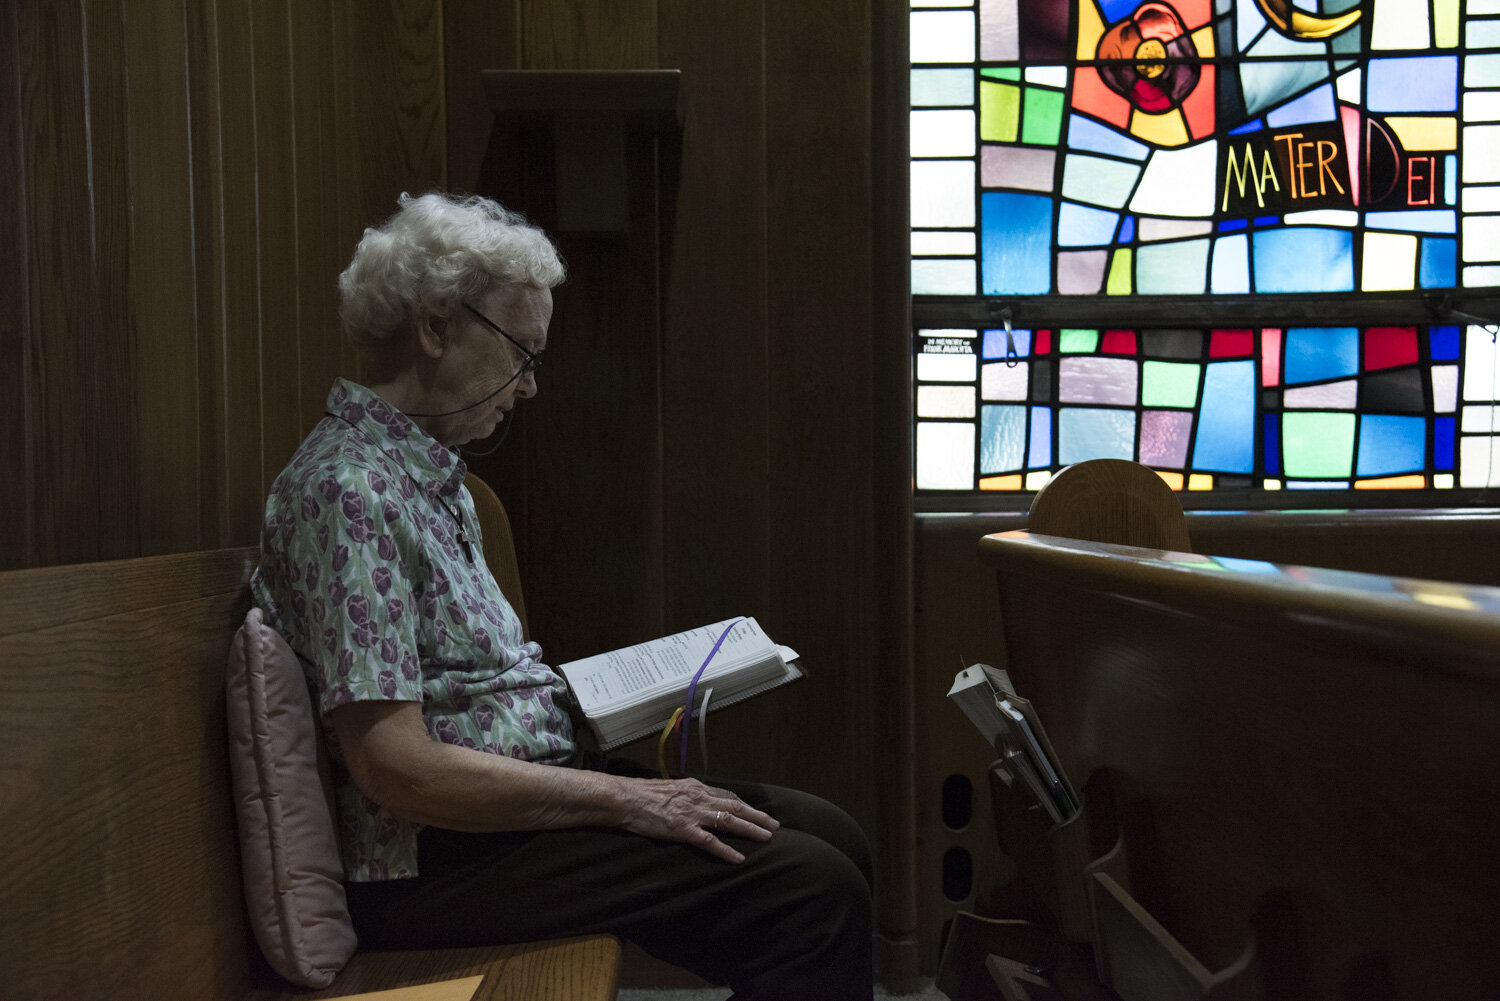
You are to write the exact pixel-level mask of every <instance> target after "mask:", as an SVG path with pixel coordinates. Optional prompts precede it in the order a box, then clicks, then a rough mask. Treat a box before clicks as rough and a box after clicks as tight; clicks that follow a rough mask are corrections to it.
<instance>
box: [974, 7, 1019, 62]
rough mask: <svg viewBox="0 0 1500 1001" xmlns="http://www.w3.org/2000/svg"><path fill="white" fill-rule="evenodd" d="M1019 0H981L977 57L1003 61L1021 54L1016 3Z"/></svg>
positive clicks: (987, 60) (988, 60)
mask: <svg viewBox="0 0 1500 1001" xmlns="http://www.w3.org/2000/svg"><path fill="white" fill-rule="evenodd" d="M1018 2H1021V0H981V2H980V5H979V24H980V28H979V30H980V34H981V37H980V39H979V58H980V59H983V60H985V61H986V62H990V61H994V62H1003V61H1006V60H1010V59H1017V58H1019V57H1020V55H1021V49H1020V25H1019V22H1018V21H1017V19H1016V4H1017V3H1018Z"/></svg>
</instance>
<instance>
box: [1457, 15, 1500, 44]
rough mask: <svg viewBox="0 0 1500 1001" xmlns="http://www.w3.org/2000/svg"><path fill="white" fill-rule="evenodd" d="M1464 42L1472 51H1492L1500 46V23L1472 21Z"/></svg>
mask: <svg viewBox="0 0 1500 1001" xmlns="http://www.w3.org/2000/svg"><path fill="white" fill-rule="evenodd" d="M1464 42H1465V44H1467V45H1468V47H1469V48H1471V49H1492V48H1494V47H1495V46H1496V45H1497V44H1500V21H1470V22H1469V30H1468V32H1467V33H1466V34H1465V36H1464Z"/></svg>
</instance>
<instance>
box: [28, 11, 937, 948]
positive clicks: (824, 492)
mask: <svg viewBox="0 0 1500 1001" xmlns="http://www.w3.org/2000/svg"><path fill="white" fill-rule="evenodd" d="M905 18H906V8H905V6H904V5H901V4H896V3H893V2H890V0H877V2H876V3H873V4H872V3H868V2H860V0H807V2H803V3H797V4H775V3H770V2H766V0H749V2H738V0H737V2H729V0H584V2H578V3H569V4H562V3H556V2H554V0H493V2H491V0H132V2H129V3H127V2H126V0H82V2H80V3H74V4H52V3H47V2H43V0H19V2H17V3H12V4H5V5H0V82H3V86H4V88H5V90H6V92H7V94H6V99H4V100H0V172H3V176H5V177H6V178H8V179H9V180H10V181H11V183H9V184H8V185H6V187H5V195H4V201H3V202H0V247H4V248H5V251H4V253H5V254H6V258H5V266H4V267H3V268H0V421H3V425H0V427H3V429H4V431H5V432H6V440H7V442H8V444H7V446H6V447H5V448H4V449H3V450H0V568H18V567H30V566H42V565H55V564H65V563H78V562H86V561H94V560H101V559H111V558H121V557H131V556H140V555H154V554H160V553H170V552H182V551H190V550H201V549H213V548H219V547H224V546H231V545H245V544H253V543H254V542H255V541H256V537H257V529H258V521H259V514H260V510H261V505H262V504H263V500H264V497H265V494H266V491H267V489H268V487H269V484H270V481H271V479H272V477H274V475H275V474H276V472H277V471H278V470H279V469H280V468H281V466H282V465H283V464H284V463H285V461H286V459H287V457H288V456H289V455H290V453H291V451H292V450H293V449H294V448H295V446H296V444H297V443H298V441H300V440H301V438H302V437H303V436H304V435H305V434H306V432H307V430H308V429H309V428H310V427H311V425H312V424H313V423H314V422H315V421H316V419H317V418H318V416H319V414H320V412H321V410H322V400H323V397H324V395H325V393H326V389H327V386H328V383H329V381H330V380H331V378H332V377H333V376H334V375H335V374H348V375H355V376H357V374H358V373H357V367H356V360H355V359H354V357H353V356H352V354H351V352H350V351H349V350H347V349H346V348H345V346H344V345H343V343H342V340H341V338H340V336H339V334H338V331H337V321H336V316H335V305H336V299H335V291H334V290H335V285H334V283H335V279H336V276H337V274H338V272H339V271H340V270H341V269H342V267H343V266H344V264H345V263H346V261H347V258H348V256H349V253H350V252H351V250H352V248H353V246H354V244H355V243H356V242H357V240H358V237H359V234H360V232H361V229H362V228H363V227H364V226H366V225H370V224H374V223H377V222H378V221H379V220H380V219H382V218H383V217H384V216H385V215H387V214H388V213H389V211H390V210H391V209H392V208H393V207H394V201H395V197H396V195H397V194H398V193H400V192H401V191H412V192H418V191H422V190H426V189H429V188H433V187H448V188H451V189H471V188H473V187H474V186H475V184H476V183H477V181H478V179H479V178H480V175H481V169H482V168H485V169H493V170H499V171H500V172H501V173H502V174H504V173H505V172H507V171H508V172H509V174H508V176H510V177H511V179H512V180H513V181H515V182H516V183H517V184H519V185H520V186H521V189H522V190H523V191H530V192H531V194H532V195H533V196H535V197H536V198H538V199H542V198H544V197H545V196H546V195H547V194H548V193H549V191H548V187H547V179H546V178H545V177H544V176H541V175H540V174H538V173H537V171H536V169H535V168H534V167H533V166H528V163H530V162H531V161H530V160H525V158H524V157H523V156H522V153H523V152H524V151H522V150H519V149H516V148H509V147H505V146H504V145H503V144H501V145H499V146H492V144H491V122H492V119H491V114H490V111H489V108H488V105H487V103H486V100H485V95H484V92H483V90H482V88H481V86H480V82H479V70H481V69H505V68H523V69H638V68H676V69H680V70H681V71H682V74H683V81H684V83H683V94H684V106H685V111H686V120H685V126H684V130H683V133H682V136H681V139H680V148H679V147H678V146H676V145H674V144H673V142H672V141H670V140H669V141H668V142H667V143H666V144H665V145H663V144H661V143H658V142H655V141H645V140H641V139H639V138H636V139H631V140H629V142H628V143H627V146H628V149H627V154H628V156H629V159H630V163H631V164H632V165H633V166H632V170H633V171H637V172H638V173H639V172H641V171H644V174H642V175H641V176H646V177H648V179H649V181H650V183H648V184H646V185H645V186H644V187H641V186H636V187H634V188H632V192H633V193H632V195H631V207H630V218H631V220H632V221H631V227H630V229H631V232H630V233H629V234H627V235H626V237H624V238H623V239H622V238H621V237H619V236H618V235H613V236H612V235H608V234H559V242H560V243H561V244H562V245H563V249H564V253H565V254H566V255H567V257H568V260H569V263H570V266H571V277H570V281H569V283H568V284H567V285H565V286H564V287H563V288H562V289H560V290H559V292H558V295H557V301H558V309H557V316H556V319H555V322H554V329H553V342H552V345H551V346H550V347H549V352H548V365H547V367H546V368H545V369H544V371H543V372H542V374H541V375H542V378H541V395H540V396H539V398H538V399H537V400H536V401H534V403H533V405H531V406H527V407H524V408H523V412H522V413H521V415H520V418H519V422H518V425H519V428H520V430H519V431H518V432H517V434H516V436H515V440H514V441H511V442H508V443H507V444H506V446H505V447H504V448H503V449H502V450H501V452H500V453H498V454H497V455H496V457H495V458H494V459H493V460H485V461H481V462H476V464H475V465H476V468H477V469H478V470H479V471H480V472H481V473H482V475H485V476H486V478H487V479H489V480H490V481H491V482H492V483H494V484H495V486H496V487H497V490H499V491H500V492H501V493H502V496H506V497H507V500H508V502H510V503H511V504H512V505H513V506H517V507H519V508H520V510H519V511H518V512H517V513H518V514H519V517H518V518H517V519H516V522H517V532H518V538H517V543H518V548H519V549H520V551H521V554H522V560H523V565H524V567H525V572H526V574H527V580H526V586H527V593H528V605H529V606H530V609H529V610H530V611H531V615H532V625H533V629H534V631H535V632H536V634H537V636H538V638H540V639H541V640H542V642H543V643H544V645H545V646H547V647H548V648H549V650H550V651H551V652H552V653H553V654H554V659H559V658H561V657H566V656H575V655H579V654H583V653H589V652H594V651H596V650H598V649H601V648H604V647H608V646H613V645H619V644H622V643H627V642H631V641H633V640H636V639H639V638H642V637H644V636H648V635H653V634H657V633H660V632H662V631H664V630H667V629H672V628H683V627H687V626H690V625H696V624H700V623H703V622H707V621H712V620H714V619H717V618H722V617H727V616H729V615H734V614H752V615H755V616H757V617H758V618H759V619H760V620H761V621H762V623H763V624H764V625H765V626H766V627H767V629H768V630H769V631H770V632H771V633H772V635H774V636H776V637H777V638H778V639H781V640H783V641H784V642H787V643H789V644H791V645H792V646H794V647H796V648H797V649H798V650H799V651H800V652H801V653H802V654H803V655H804V658H805V660H806V662H807V663H808V665H809V666H810V667H811V669H812V676H811V678H810V679H809V680H808V681H806V682H804V683H802V684H801V685H799V686H796V688H794V689H789V690H787V691H786V693H785V694H784V695H780V694H778V695H773V696H767V697H765V698H763V699H762V700H759V701H758V703H753V704H747V705H746V706H744V707H742V708H740V709H738V710H736V711H735V712H733V713H726V714H723V717H722V719H716V721H715V737H714V743H713V747H714V759H713V761H712V765H713V766H714V768H715V769H716V770H722V771H724V772H726V773H728V772H734V773H739V774H743V775H752V776H758V777H762V778H765V779H768V780H776V781H782V782H787V783H791V784H795V785H799V786H802V787H804V788H808V789H810V790H812V791H815V792H819V793H822V794H824V795H827V796H829V797H831V798H833V799H834V800H835V801H837V802H839V803H841V804H842V805H844V806H846V807H847V808H848V809H849V810H850V811H851V812H852V813H853V814H854V815H855V817H856V818H857V819H859V820H860V821H861V822H863V823H864V824H865V826H866V827H867V829H869V830H870V831H871V833H872V835H873V836H874V838H875V840H876V841H877V847H878V848H879V850H880V854H881V860H882V871H881V879H882V883H881V897H882V904H881V908H882V909H881V914H882V919H881V921H882V928H883V930H884V931H885V933H886V934H887V935H888V936H890V937H892V938H893V939H895V940H898V941H900V940H904V939H906V938H909V936H910V933H911V932H912V929H913V926H914V921H915V916H914V913H913V909H912V907H913V905H912V904H911V901H910V882H911V881H910V877H909V872H907V870H906V868H905V865H906V863H905V861H904V859H905V856H906V855H907V854H908V853H909V850H910V848H911V842H912V838H913V834H912V831H913V826H912V824H911V819H910V811H911V803H910V799H909V789H910V782H909V769H910V755H909V740H910V732H909V725H908V724H907V723H906V722H905V720H906V719H907V718H908V715H907V713H906V711H905V709H904V697H905V695H906V694H908V693H909V688H910V676H909V674H908V667H907V665H908V664H909V661H910V657H911V654H910V642H911V641H910V629H909V622H910V614H911V613H910V601H909V587H910V567H911V558H910V503H909V485H910V484H909V469H910V465H909V441H908V438H909V433H908V431H907V422H908V420H909V413H910V411H909V406H908V403H907V400H906V393H907V392H909V390H908V388H907V384H906V380H907V376H906V367H907V364H908V362H907V351H908V348H907V344H908V339H909V333H908V324H907V321H906V308H907V306H906V292H905V287H906V286H905V282H906V279H905V270H906V268H905V260H904V256H903V255H904V229H903V227H904V216H905V208H904V173H903V172H904V160H903V158H902V153H903V152H904V132H903V129H904V119H905V113H904V107H905V106H904V104H899V102H898V104H897V105H892V106H891V107H889V108H888V107H885V106H884V105H882V104H879V103H878V101H887V103H889V99H892V95H893V94H896V95H897V96H898V97H900V95H902V94H904V83H900V82H899V81H904V76H899V77H897V78H892V79H886V77H885V76H884V75H883V71H882V70H881V69H880V68H879V67H880V66H885V65H886V64H887V63H889V64H890V65H891V66H896V67H899V68H898V69H897V70H896V72H897V73H898V74H902V73H904V58H905V53H904V24H905ZM877 64H879V65H877ZM893 81H894V82H893ZM892 88H894V90H893V89H892ZM897 92H899V93H897ZM881 94H883V95H885V96H884V97H878V95H881ZM900 100H904V97H900ZM893 109H894V110H893ZM533 138H535V137H533ZM538 142H540V144H541V147H542V148H541V152H537V151H536V150H533V151H532V152H533V153H534V154H535V155H536V156H537V157H540V158H541V159H542V160H545V157H546V151H545V145H546V139H545V137H542V138H541V139H540V140H538ZM487 153H488V154H489V160H488V161H487V159H486V155H487ZM530 155H531V154H527V156H530ZM497 156H498V158H499V161H500V162H499V165H498V166H496V165H495V158H496V157H497ZM523 160H525V162H523ZM486 163H488V167H485V165H486ZM890 163H894V164H895V165H896V166H895V169H894V173H892V172H890V171H888V170H886V166H885V165H889V164H890ZM538 215H539V220H541V219H544V218H545V212H540V213H539V214H538ZM658 223H659V224H660V225H657V224H658Z"/></svg>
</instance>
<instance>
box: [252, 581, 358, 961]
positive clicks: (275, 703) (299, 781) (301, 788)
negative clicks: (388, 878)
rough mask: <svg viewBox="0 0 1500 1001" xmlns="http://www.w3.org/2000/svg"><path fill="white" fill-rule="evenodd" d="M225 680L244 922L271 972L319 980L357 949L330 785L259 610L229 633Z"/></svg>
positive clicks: (290, 676) (292, 668)
mask: <svg viewBox="0 0 1500 1001" xmlns="http://www.w3.org/2000/svg"><path fill="white" fill-rule="evenodd" d="M226 687H227V692H228V703H229V751H230V754H229V757H230V766H231V771H232V773H233V779H234V799H235V809H236V812H237V814H238V817H239V830H240V859H241V864H242V868H243V873H244V880H245V903H246V905H247V907H248V908H249V912H250V924H251V926H252V927H253V928H254V930H255V937H256V940H257V941H258V942H259V943H260V947H261V951H262V952H264V953H265V956H266V959H267V960H268V961H269V962H270V964H271V966H272V967H273V968H275V970H276V972H277V973H280V974H281V975H282V976H283V977H285V978H286V979H288V980H290V981H292V982H293V983H296V984H301V985H303V986H306V987H326V986H328V984H330V983H331V982H332V981H333V978H334V976H336V975H337V974H338V972H339V970H341V969H343V967H344V964H345V963H347V962H348V961H349V957H350V956H351V955H353V954H354V947H355V938H354V926H353V924H352V923H351V922H350V920H349V911H348V907H347V904H346V902H345V899H344V885H343V882H342V880H343V876H344V869H343V864H342V863H341V862H340V860H339V848H338V835H337V829H338V828H337V822H336V820H335V817H336V814H335V813H334V807H333V797H332V788H331V785H330V783H329V778H328V767H327V762H326V761H325V760H323V759H322V757H321V754H322V746H321V745H322V741H321V740H320V738H319V735H318V730H317V720H316V719H315V718H314V716H313V708H312V700H311V698H310V697H309V695H308V691H307V682H306V680H305V679H304V677H303V674H302V668H301V666H300V665H299V664H298V663H297V657H296V655H295V654H294V653H292V650H291V648H290V647H288V646H287V645H286V641H285V640H283V639H282V638H281V637H280V636H279V635H277V633H276V632H275V630H273V629H271V628H270V627H268V626H267V625H265V623H264V622H263V621H262V619H261V613H260V609H258V608H252V609H251V610H250V612H249V614H248V615H246V616H245V624H244V625H243V626H241V627H240V629H239V631H238V632H236V633H235V636H234V644H233V645H232V646H231V647H230V651H229V673H228V679H227V685H226Z"/></svg>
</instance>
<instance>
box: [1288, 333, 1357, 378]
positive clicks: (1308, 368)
mask: <svg viewBox="0 0 1500 1001" xmlns="http://www.w3.org/2000/svg"><path fill="white" fill-rule="evenodd" d="M1285 364H1286V381H1287V382H1288V383H1294V382H1320V381H1322V380H1324V379H1337V378H1339V377H1340V376H1345V375H1353V374H1354V373H1356V372H1358V371H1359V331H1358V330H1356V329H1354V328H1353V327H1339V328H1302V327H1294V328H1292V329H1291V330H1288V331H1287V332H1286V363H1285Z"/></svg>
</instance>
